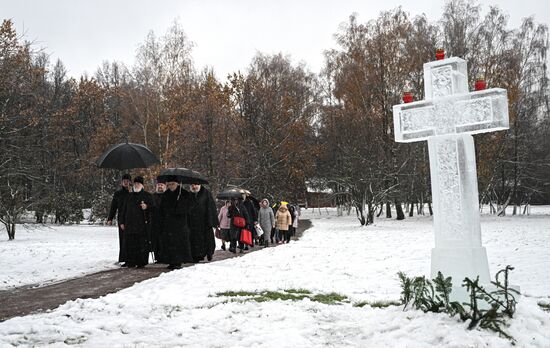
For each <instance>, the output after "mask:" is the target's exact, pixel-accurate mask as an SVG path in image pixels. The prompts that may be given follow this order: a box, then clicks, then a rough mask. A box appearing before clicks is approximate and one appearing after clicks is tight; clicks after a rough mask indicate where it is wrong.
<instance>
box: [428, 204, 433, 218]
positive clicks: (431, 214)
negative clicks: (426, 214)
mask: <svg viewBox="0 0 550 348" xmlns="http://www.w3.org/2000/svg"><path fill="white" fill-rule="evenodd" d="M428 210H429V211H430V216H433V214H434V211H433V210H432V202H428Z"/></svg>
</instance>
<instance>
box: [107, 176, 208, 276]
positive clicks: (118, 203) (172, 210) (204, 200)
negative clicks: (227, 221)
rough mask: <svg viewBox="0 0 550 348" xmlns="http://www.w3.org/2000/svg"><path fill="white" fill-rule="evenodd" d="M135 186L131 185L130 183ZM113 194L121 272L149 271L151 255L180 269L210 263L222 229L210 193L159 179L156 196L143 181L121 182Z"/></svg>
mask: <svg viewBox="0 0 550 348" xmlns="http://www.w3.org/2000/svg"><path fill="white" fill-rule="evenodd" d="M132 182H133V186H131V185H130V184H131V183H132ZM121 186H122V187H121V188H120V190H118V191H116V192H115V194H114V195H113V200H112V203H111V209H110V212H109V216H108V218H107V224H109V225H111V224H112V221H113V219H114V218H115V216H116V217H117V221H118V227H119V247H120V249H119V250H120V251H119V257H118V261H119V262H122V267H139V268H142V267H145V265H147V264H148V263H149V252H153V255H154V259H155V260H156V263H163V264H168V268H171V269H177V268H181V265H182V264H183V263H197V262H199V261H202V260H204V258H205V257H206V258H207V259H208V260H209V261H210V260H212V256H213V255H214V250H215V248H216V243H215V240H214V234H213V232H212V231H213V229H214V228H216V227H217V226H218V218H217V211H216V205H215V201H214V198H213V197H212V194H211V193H210V191H208V189H206V188H205V187H203V186H202V185H199V184H191V185H190V187H189V191H188V190H186V189H184V188H183V187H182V186H181V184H180V183H179V182H178V178H177V177H174V176H168V177H159V178H157V184H156V192H155V193H154V194H151V193H149V192H146V191H145V190H144V186H143V177H141V176H137V177H135V178H134V179H133V180H132V178H131V177H130V175H128V174H125V175H124V176H123V177H122V182H121Z"/></svg>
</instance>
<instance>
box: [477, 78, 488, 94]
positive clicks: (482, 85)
mask: <svg viewBox="0 0 550 348" xmlns="http://www.w3.org/2000/svg"><path fill="white" fill-rule="evenodd" d="M474 88H475V90H476V91H482V90H484V89H486V88H487V82H485V78H484V77H478V78H477V79H476V83H475V84H474Z"/></svg>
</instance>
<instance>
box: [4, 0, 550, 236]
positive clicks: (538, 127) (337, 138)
mask: <svg viewBox="0 0 550 348" xmlns="http://www.w3.org/2000/svg"><path fill="white" fill-rule="evenodd" d="M335 36H336V40H337V43H338V47H339V48H338V49H335V50H330V51H327V52H326V63H325V67H324V69H323V70H322V72H321V73H320V74H313V73H311V72H310V71H309V70H308V69H307V67H306V66H304V65H302V64H295V63H294V62H293V61H292V60H291V58H290V57H288V56H284V55H282V54H275V55H264V54H261V53H259V54H257V55H256V57H254V58H253V59H252V61H251V62H250V65H249V67H248V69H247V70H246V71H245V72H235V73H234V74H231V75H230V76H228V77H227V79H225V80H223V81H221V80H219V79H218V78H217V77H216V76H215V74H214V72H213V70H212V69H210V68H204V69H197V67H195V65H194V63H193V59H192V50H193V44H192V42H191V40H190V39H189V38H188V37H187V36H186V35H185V33H184V30H183V28H182V27H181V25H180V24H178V23H177V22H175V23H173V25H172V26H171V27H170V28H169V30H168V31H167V32H166V33H165V34H164V35H162V36H156V35H155V34H154V33H150V34H149V35H148V36H147V38H146V39H145V40H144V42H143V43H142V44H141V45H140V46H139V48H138V50H137V53H136V60H135V63H134V64H133V65H132V66H126V65H124V64H122V63H118V62H104V63H103V64H102V65H101V66H100V67H99V68H98V69H97V72H96V73H95V74H94V75H93V76H82V77H80V78H79V79H75V78H72V77H69V76H68V75H67V71H66V69H65V67H64V65H63V63H62V62H61V61H57V62H50V61H49V59H48V55H47V52H43V51H40V50H37V49H36V48H35V47H34V45H33V44H31V43H29V42H26V41H24V38H22V37H20V36H19V35H18V34H17V33H16V32H15V30H14V28H13V23H12V22H11V21H10V20H4V21H3V23H2V25H1V27H0V219H1V221H2V222H3V223H4V224H5V225H6V228H7V229H8V233H9V234H10V233H11V232H10V231H14V228H15V225H14V224H15V223H16V222H17V221H18V219H19V218H20V216H21V214H23V212H24V211H28V210H32V211H36V212H37V220H39V221H40V219H42V217H43V216H44V215H45V214H47V213H48V214H53V215H55V216H56V219H57V220H58V221H59V222H64V221H69V220H78V219H79V218H80V216H79V214H81V213H80V212H81V208H87V207H93V208H94V210H93V213H94V214H95V215H96V216H98V217H102V216H103V214H104V213H105V212H104V209H105V206H106V202H108V200H109V196H110V194H111V193H112V191H113V190H114V189H115V187H116V186H117V185H118V179H119V175H120V173H118V172H116V171H108V170H100V169H98V168H97V167H96V165H95V161H96V160H97V158H98V157H99V156H100V154H101V153H102V152H103V151H104V150H105V149H106V148H108V147H109V146H110V145H113V144H116V143H119V142H124V141H129V142H137V143H143V144H145V145H147V146H148V147H149V148H150V149H151V150H152V151H153V152H155V153H156V154H157V155H158V156H159V158H160V161H161V164H160V166H159V167H170V166H184V167H190V168H193V169H195V170H198V171H201V172H202V173H204V174H205V175H206V176H207V177H208V178H209V179H210V181H211V186H212V190H213V191H214V192H216V191H218V190H220V189H223V188H224V187H225V186H226V185H228V184H234V185H241V186H244V187H247V188H249V189H251V190H252V191H253V192H254V193H255V194H256V195H257V196H260V197H263V196H266V197H270V198H274V199H281V198H283V199H287V200H292V201H303V200H304V199H305V192H306V189H307V187H310V188H314V189H319V190H326V189H330V190H331V192H332V195H331V198H332V199H333V201H334V202H335V203H336V204H338V205H340V206H347V207H354V208H355V209H356V210H357V212H358V215H359V218H360V220H361V223H362V224H366V223H368V222H371V221H372V220H373V217H374V215H375V211H376V209H377V208H379V209H380V213H381V212H382V209H381V207H383V206H384V207H386V209H385V211H386V215H387V216H391V209H390V206H391V205H395V207H397V214H398V216H397V217H398V218H403V217H404V214H405V212H407V211H408V212H410V213H412V212H413V211H418V210H420V209H421V208H422V207H424V203H429V202H430V184H429V183H430V180H429V163H428V152H427V147H426V144H424V143H414V144H399V143H396V142H395V141H394V134H393V122H392V106H393V105H394V104H397V103H399V102H400V99H401V96H402V93H403V91H404V90H405V89H410V90H411V91H412V92H413V93H414V94H415V98H417V99H422V98H423V95H422V92H423V73H422V64H423V63H424V62H427V61H431V60H433V59H434V58H433V56H434V52H435V50H436V48H438V47H444V48H445V49H446V51H447V54H448V55H451V56H460V57H463V58H464V59H467V60H468V63H469V65H468V67H469V76H470V79H471V83H472V84H473V81H474V79H475V77H476V76H478V75H480V74H482V75H484V76H485V79H486V81H487V82H488V85H489V87H502V88H506V89H507V90H508V95H509V99H510V118H511V119H510V124H511V129H510V130H509V131H507V132H498V133H490V134H484V135H478V136H476V148H477V159H478V175H479V188H480V198H481V199H482V200H483V202H484V203H490V204H492V205H494V207H495V209H496V210H500V211H502V208H503V207H505V206H506V205H509V204H512V205H514V206H520V205H522V204H526V203H529V202H543V201H544V200H546V202H548V199H549V196H548V191H549V186H545V184H546V185H547V184H548V177H550V176H549V174H550V168H549V163H550V146H549V145H550V143H549V142H550V117H549V108H550V103H549V99H548V92H549V90H548V83H547V82H548V81H547V78H548V76H547V71H546V62H547V57H546V54H547V51H548V29H547V28H546V26H544V25H540V24H537V23H535V22H534V20H533V19H532V18H528V19H525V20H524V21H523V23H522V24H521V25H520V27H519V28H514V29H509V28H508V26H507V21H506V15H505V14H504V13H503V12H502V11H500V10H499V9H497V8H491V9H490V10H489V12H488V13H487V14H485V15H484V16H482V15H481V11H480V8H479V7H478V6H477V5H476V4H475V3H472V2H464V1H451V2H448V3H447V4H446V5H445V8H444V13H443V16H442V18H441V19H440V20H439V21H437V22H431V21H429V20H428V19H427V18H426V17H423V16H420V17H414V18H411V17H410V16H409V15H408V14H407V13H406V12H405V11H404V10H403V9H401V8H398V9H395V10H392V11H388V12H383V13H381V14H380V16H379V17H378V18H377V19H374V20H372V21H369V22H366V23H359V22H358V20H357V18H356V17H355V16H351V17H350V18H349V21H348V22H347V23H346V24H345V25H343V26H342V27H341V28H340V30H339V31H338V32H337V33H336V35H335ZM159 167H157V168H149V169H144V170H136V171H135V173H138V172H139V173H141V174H144V175H145V176H146V177H147V178H148V179H149V180H152V179H153V178H154V176H155V174H156V173H157V172H158V170H159ZM274 194H275V195H277V196H276V197H273V196H272V195H274ZM403 205H406V207H403ZM10 236H11V235H10Z"/></svg>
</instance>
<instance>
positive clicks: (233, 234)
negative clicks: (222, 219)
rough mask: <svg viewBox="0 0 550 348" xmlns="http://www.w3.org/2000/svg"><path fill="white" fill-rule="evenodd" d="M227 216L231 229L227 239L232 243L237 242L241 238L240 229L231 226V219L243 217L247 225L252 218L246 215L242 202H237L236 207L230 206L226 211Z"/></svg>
mask: <svg viewBox="0 0 550 348" xmlns="http://www.w3.org/2000/svg"><path fill="white" fill-rule="evenodd" d="M227 216H228V217H229V219H230V220H231V228H230V229H229V238H230V240H232V241H239V239H240V237H241V230H242V228H239V227H236V226H235V225H233V218H234V217H236V216H240V217H243V218H244V219H245V220H246V224H247V225H249V224H250V223H251V222H252V218H251V217H250V215H248V210H247V209H246V207H245V206H244V204H243V203H242V201H237V203H236V205H230V206H229V209H228V210H227Z"/></svg>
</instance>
